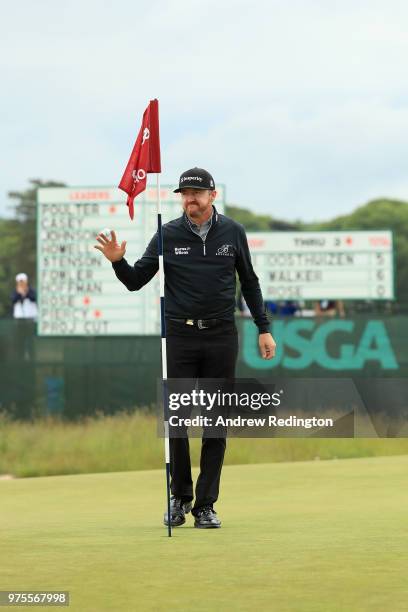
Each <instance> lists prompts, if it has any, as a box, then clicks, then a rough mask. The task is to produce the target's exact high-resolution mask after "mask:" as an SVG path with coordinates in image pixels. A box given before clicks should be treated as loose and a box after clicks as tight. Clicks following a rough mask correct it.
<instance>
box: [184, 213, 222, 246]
mask: <svg viewBox="0 0 408 612" xmlns="http://www.w3.org/2000/svg"><path fill="white" fill-rule="evenodd" d="M214 214H216V213H214ZM214 214H213V215H211V221H210V227H209V228H208V230H207V233H206V234H205V236H204V237H203V238H201V236H200V235H199V234H196V232H195V231H194V230H193V228H192V227H191V223H190V219H189V218H188V215H187V214H186V219H187V223H188V227H189V228H190V232H192V233H193V234H194V235H195V236H197V237H198V238H201V241H202V243H203V255H204V256H205V255H206V250H205V241H206V240H207V235H208V232H209V231H210V229H211V228H212V221H213V217H214ZM217 218H218V215H217V214H216V220H217Z"/></svg>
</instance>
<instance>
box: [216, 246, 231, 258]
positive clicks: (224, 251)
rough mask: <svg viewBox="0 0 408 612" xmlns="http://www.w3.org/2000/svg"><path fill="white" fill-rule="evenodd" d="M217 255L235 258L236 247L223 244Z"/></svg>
mask: <svg viewBox="0 0 408 612" xmlns="http://www.w3.org/2000/svg"><path fill="white" fill-rule="evenodd" d="M216 255H223V256H224V257H234V247H233V246H232V244H223V245H222V246H220V247H219V248H218V250H217V252H216Z"/></svg>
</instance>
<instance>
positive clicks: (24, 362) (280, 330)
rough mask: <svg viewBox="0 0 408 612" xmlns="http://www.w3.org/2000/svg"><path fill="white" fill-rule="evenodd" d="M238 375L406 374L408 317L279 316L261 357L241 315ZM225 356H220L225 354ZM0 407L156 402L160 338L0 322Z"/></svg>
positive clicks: (29, 411)
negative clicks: (51, 332) (42, 332)
mask: <svg viewBox="0 0 408 612" xmlns="http://www.w3.org/2000/svg"><path fill="white" fill-rule="evenodd" d="M237 325H238V328H239V333H240V354H239V359H238V365H237V376H239V377H245V378H247V377H260V378H270V379H273V378H275V377H279V378H282V377H293V376H296V377H302V378H306V377H331V378H333V377H339V376H340V377H347V378H350V377H381V378H384V377H395V378H402V377H407V375H408V342H407V340H408V316H394V317H389V318H386V317H383V318H380V317H375V318H369V317H368V316H360V317H354V318H352V319H330V320H327V319H322V320H317V319H296V318H291V319H276V320H274V321H273V323H272V332H273V335H274V337H275V340H276V341H277V345H278V352H277V356H276V358H275V359H274V360H271V361H264V360H262V359H261V358H260V357H259V354H258V350H257V332H256V327H255V326H254V324H253V323H252V321H248V320H241V319H240V320H237ZM220 359H222V356H220ZM0 361H1V368H0V410H1V411H5V412H7V413H9V414H11V415H13V416H14V417H17V418H22V419H25V418H31V417H33V416H36V415H41V414H62V415H64V416H65V417H67V418H75V417H77V416H79V415H91V414H95V412H98V411H100V412H103V413H113V412H116V411H118V410H123V409H130V408H134V407H137V406H139V407H141V406H149V405H152V404H153V403H154V402H155V398H156V389H157V379H158V378H159V377H160V339H159V337H157V336H130V337H103V336H89V337H76V338H52V337H50V338H47V337H37V335H36V326H35V324H34V323H33V322H31V321H24V320H16V321H15V320H9V319H5V320H1V321H0Z"/></svg>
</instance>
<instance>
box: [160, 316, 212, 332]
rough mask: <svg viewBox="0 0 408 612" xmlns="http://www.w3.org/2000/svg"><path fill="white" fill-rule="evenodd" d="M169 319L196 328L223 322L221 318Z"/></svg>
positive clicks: (206, 327) (208, 326) (205, 327)
mask: <svg viewBox="0 0 408 612" xmlns="http://www.w3.org/2000/svg"><path fill="white" fill-rule="evenodd" d="M169 321H175V322H176V323H181V324H183V325H190V326H191V327H197V328H198V329H209V328H210V327H215V326H216V325H219V324H220V323H222V322H223V320H222V319H173V318H170V317H169Z"/></svg>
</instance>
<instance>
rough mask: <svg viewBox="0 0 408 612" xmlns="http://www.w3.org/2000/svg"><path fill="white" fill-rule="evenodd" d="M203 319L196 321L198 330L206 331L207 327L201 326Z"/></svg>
mask: <svg viewBox="0 0 408 612" xmlns="http://www.w3.org/2000/svg"><path fill="white" fill-rule="evenodd" d="M203 321H204V319H197V327H198V329H208V325H203Z"/></svg>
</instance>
